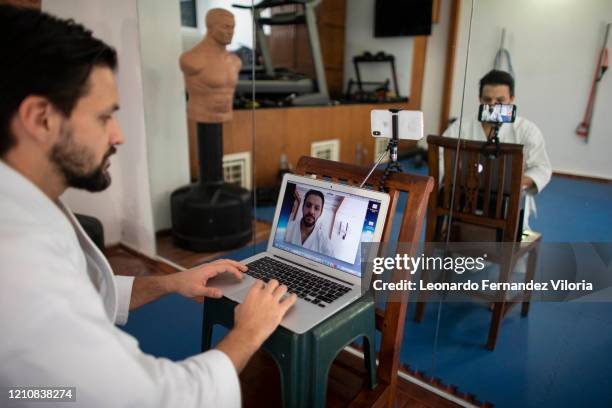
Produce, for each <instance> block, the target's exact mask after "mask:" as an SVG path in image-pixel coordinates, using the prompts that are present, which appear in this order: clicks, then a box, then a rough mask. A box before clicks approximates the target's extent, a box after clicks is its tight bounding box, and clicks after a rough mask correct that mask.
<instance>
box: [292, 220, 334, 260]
mask: <svg viewBox="0 0 612 408" xmlns="http://www.w3.org/2000/svg"><path fill="white" fill-rule="evenodd" d="M301 222H302V219H301V218H300V219H297V218H296V219H295V220H289V221H287V230H286V232H285V241H287V242H290V243H292V244H294V245H300V246H303V247H304V248H306V249H310V250H311V251H314V252H318V253H320V254H323V255H328V256H332V255H333V253H332V248H331V243H330V241H329V239H328V238H327V237H326V236H325V233H324V232H323V231H322V228H323V226H322V225H321V223H316V224H315V226H314V229H313V230H312V232H311V233H310V235H309V236H308V237H307V238H306V240H305V241H304V243H302V231H301V230H300V223H301Z"/></svg>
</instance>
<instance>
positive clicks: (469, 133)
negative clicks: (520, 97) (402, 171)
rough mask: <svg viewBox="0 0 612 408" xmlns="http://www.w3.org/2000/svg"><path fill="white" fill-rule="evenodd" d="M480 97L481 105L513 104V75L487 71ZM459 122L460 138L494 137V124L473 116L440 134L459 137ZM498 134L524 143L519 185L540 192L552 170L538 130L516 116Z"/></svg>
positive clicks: (512, 141) (483, 78)
mask: <svg viewBox="0 0 612 408" xmlns="http://www.w3.org/2000/svg"><path fill="white" fill-rule="evenodd" d="M479 97H480V103H481V104H488V105H493V104H513V103H514V78H512V76H511V75H510V74H509V73H507V72H504V71H497V70H493V71H490V72H489V73H487V74H486V75H485V76H484V77H482V79H481V80H480V93H479ZM460 123H461V138H462V139H467V140H478V141H485V140H487V138H490V137H492V136H493V128H494V126H495V125H494V124H493V123H481V122H479V121H478V119H477V118H476V115H474V117H473V118H469V119H468V118H465V119H464V120H463V121H459V120H457V121H455V122H454V123H453V124H452V125H451V126H450V127H449V128H448V129H446V131H445V132H444V133H443V136H446V137H454V138H457V137H459V125H460ZM498 136H499V141H500V142H502V143H518V144H522V145H523V146H524V154H525V172H524V175H523V179H522V186H523V188H525V189H527V190H528V191H529V192H530V193H537V192H540V191H542V189H543V188H544V187H545V186H546V184H548V182H549V181H550V176H551V174H552V169H551V166H550V160H549V159H548V154H546V148H545V146H544V137H543V136H542V132H540V129H538V127H537V126H536V125H535V124H533V123H532V122H530V121H528V120H527V119H524V118H521V117H517V118H516V119H515V121H514V123H504V124H503V125H502V126H501V128H500V129H499V135H498Z"/></svg>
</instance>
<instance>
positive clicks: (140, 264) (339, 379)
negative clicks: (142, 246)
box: [106, 246, 490, 408]
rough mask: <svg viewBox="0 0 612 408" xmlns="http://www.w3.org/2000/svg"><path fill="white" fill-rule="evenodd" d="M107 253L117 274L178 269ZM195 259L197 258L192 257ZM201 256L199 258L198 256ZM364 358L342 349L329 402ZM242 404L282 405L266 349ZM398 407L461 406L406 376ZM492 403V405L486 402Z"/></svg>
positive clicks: (349, 385)
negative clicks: (414, 382) (407, 378)
mask: <svg viewBox="0 0 612 408" xmlns="http://www.w3.org/2000/svg"><path fill="white" fill-rule="evenodd" d="M106 256H107V258H108V260H109V262H110V264H111V267H112V268H113V271H114V272H115V274H117V275H130V276H147V275H160V274H166V273H173V272H176V271H175V270H174V269H173V268H171V267H169V266H168V265H166V264H163V263H161V262H157V261H154V260H151V259H148V258H145V257H143V256H141V255H139V254H138V253H135V252H133V251H131V250H130V249H128V248H126V247H123V246H116V247H112V248H109V249H108V250H107V251H106ZM193 259H195V258H193ZM198 259H199V258H198ZM364 373H365V369H364V368H363V360H362V359H360V358H359V357H357V356H354V355H352V354H350V353H348V352H346V351H344V352H341V353H340V354H339V356H338V357H337V358H336V360H335V361H334V364H333V366H332V368H331V370H330V374H329V381H328V386H327V405H328V406H329V407H343V406H346V404H347V402H348V401H350V400H351V398H352V397H353V396H354V395H356V394H357V392H358V390H359V389H360V387H361V386H362V385H363V382H364V378H365V376H364ZM240 380H241V384H242V392H243V405H244V406H245V407H247V408H249V407H264V406H265V407H280V406H281V390H280V376H279V372H278V368H277V367H276V365H275V363H274V361H273V360H272V358H271V357H269V356H268V355H267V354H266V353H265V352H264V351H260V352H258V353H256V354H255V355H254V356H253V358H252V359H251V361H250V362H249V364H248V365H247V367H246V368H245V369H244V371H243V372H242V373H241V375H240ZM395 402H396V404H395V407H398V408H446V407H458V406H459V405H457V404H455V403H454V402H451V401H450V400H447V399H445V398H443V397H441V396H439V395H437V394H435V393H433V392H431V391H429V390H427V389H425V388H423V387H420V386H418V385H415V384H413V383H411V382H409V381H407V380H405V379H403V378H401V377H400V378H399V379H398V390H397V396H396V401H395ZM487 406H490V405H487Z"/></svg>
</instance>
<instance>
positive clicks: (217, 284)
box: [206, 273, 253, 298]
mask: <svg viewBox="0 0 612 408" xmlns="http://www.w3.org/2000/svg"><path fill="white" fill-rule="evenodd" d="M252 285H253V278H251V277H250V276H248V275H244V279H242V280H240V279H238V278H236V277H235V276H234V275H232V274H229V273H222V274H220V275H217V276H215V277H214V278H212V279H210V280H209V281H208V282H207V284H206V286H209V287H212V288H218V289H221V290H222V291H223V294H224V295H225V296H228V295H230V294H235V293H237V292H240V291H242V290H248V289H249V288H250V287H251V286H252ZM228 297H229V296H228ZM231 298H233V296H232V297H231Z"/></svg>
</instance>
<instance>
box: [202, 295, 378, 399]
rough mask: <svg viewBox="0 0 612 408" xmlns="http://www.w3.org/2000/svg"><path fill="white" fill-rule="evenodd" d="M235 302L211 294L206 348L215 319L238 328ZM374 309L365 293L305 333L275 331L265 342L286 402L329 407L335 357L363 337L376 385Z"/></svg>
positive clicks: (367, 365) (371, 379)
mask: <svg viewBox="0 0 612 408" xmlns="http://www.w3.org/2000/svg"><path fill="white" fill-rule="evenodd" d="M236 305H237V303H236V302H234V301H232V300H229V299H227V298H225V297H224V298H221V299H212V298H208V299H206V302H205V307H204V321H203V326H202V351H206V350H209V349H210V348H211V340H212V331H213V326H214V325H215V324H219V325H221V326H224V327H227V328H231V327H233V325H234V308H235V307H236ZM374 312H375V304H374V300H373V299H372V296H371V295H369V294H366V295H364V296H363V297H361V298H360V299H359V300H357V301H355V302H353V303H352V304H350V305H349V306H347V307H345V308H344V309H342V310H340V311H339V312H338V313H336V314H335V315H333V316H331V317H330V318H328V319H327V320H325V321H323V322H321V323H319V324H318V325H317V326H315V327H314V328H312V329H311V330H309V331H307V332H306V333H303V334H296V333H293V332H291V331H289V330H287V329H285V328H284V327H280V326H279V327H278V329H276V331H274V333H272V335H271V336H270V337H269V338H268V340H266V342H265V343H264V344H263V346H262V347H263V349H264V350H266V351H267V352H268V353H270V355H271V356H272V358H273V359H274V361H275V362H276V364H277V365H278V368H279V370H280V376H281V388H282V393H283V406H285V407H324V406H325V399H326V392H327V377H328V374H329V368H330V367H331V364H332V362H333V361H334V359H335V358H336V355H337V354H338V353H339V352H340V351H341V350H342V349H344V347H346V346H347V345H349V344H350V343H351V342H353V341H354V340H356V339H358V338H360V337H364V343H363V350H364V361H365V368H366V371H367V375H368V386H369V387H370V389H373V388H374V387H375V386H376V350H375V338H376V337H375V333H376V327H375V320H374V319H375V313H374Z"/></svg>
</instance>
